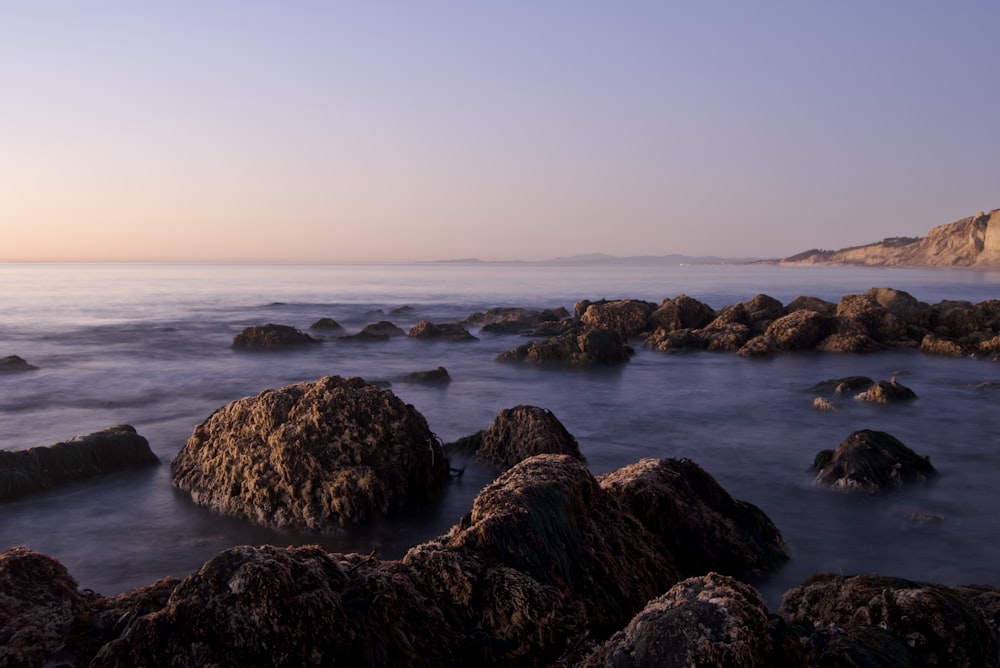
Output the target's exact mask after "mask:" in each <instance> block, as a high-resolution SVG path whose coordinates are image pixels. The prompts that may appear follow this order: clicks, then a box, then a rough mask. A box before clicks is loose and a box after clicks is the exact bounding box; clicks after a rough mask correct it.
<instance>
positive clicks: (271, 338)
mask: <svg viewBox="0 0 1000 668" xmlns="http://www.w3.org/2000/svg"><path fill="white" fill-rule="evenodd" d="M312 343H319V341H317V340H316V339H314V338H313V337H311V336H309V335H308V334H305V333H304V332H300V331H299V330H297V329H295V328H294V327H291V326H289V325H275V324H271V323H268V324H266V325H254V326H252V327H247V328H246V329H244V330H243V331H242V332H240V333H239V334H237V335H236V337H235V338H233V348H237V349H240V350H280V349H283V348H289V347H296V346H304V345H309V344H312Z"/></svg>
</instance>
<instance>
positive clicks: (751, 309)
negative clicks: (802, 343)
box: [743, 294, 785, 335]
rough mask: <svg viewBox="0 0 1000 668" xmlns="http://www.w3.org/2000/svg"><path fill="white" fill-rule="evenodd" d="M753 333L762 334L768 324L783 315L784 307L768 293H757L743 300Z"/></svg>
mask: <svg viewBox="0 0 1000 668" xmlns="http://www.w3.org/2000/svg"><path fill="white" fill-rule="evenodd" d="M743 308H745V309H746V312H747V314H748V317H749V319H750V329H751V330H752V332H753V334H754V335H757V334H762V333H763V332H764V330H766V329H767V327H768V325H770V324H771V323H772V322H774V321H775V320H777V319H778V318H780V317H781V316H783V315H785V307H784V306H783V305H782V303H781V302H780V301H778V300H777V299H775V298H774V297H771V296H770V295H765V294H759V295H756V296H754V297H753V299H750V300H748V301H745V302H743Z"/></svg>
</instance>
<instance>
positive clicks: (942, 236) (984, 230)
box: [778, 209, 1000, 269]
mask: <svg viewBox="0 0 1000 668" xmlns="http://www.w3.org/2000/svg"><path fill="white" fill-rule="evenodd" d="M778 264H781V265H820V264H846V265H860V266H869V267H968V268H977V269H996V268H1000V209H994V210H993V211H990V212H989V213H985V212H979V213H977V214H976V215H974V216H969V217H967V218H962V219H961V220H958V221H955V222H954V223H948V224H945V225H938V226H937V227H935V228H933V229H931V231H930V232H928V233H927V236H925V237H890V238H887V239H883V240H882V241H879V242H876V243H872V244H867V245H864V246H852V247H850V248H842V249H840V250H819V249H816V248H814V249H811V250H807V251H805V252H802V253H798V254H797V255H792V256H791V257H786V258H784V259H782V260H779V261H778Z"/></svg>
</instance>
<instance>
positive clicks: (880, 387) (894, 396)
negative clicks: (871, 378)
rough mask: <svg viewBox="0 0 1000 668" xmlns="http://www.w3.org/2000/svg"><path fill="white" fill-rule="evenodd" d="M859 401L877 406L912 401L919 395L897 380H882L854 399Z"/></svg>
mask: <svg viewBox="0 0 1000 668" xmlns="http://www.w3.org/2000/svg"><path fill="white" fill-rule="evenodd" d="M854 398H855V399H857V400H858V401H870V402H872V403H876V404H890V403H893V402H896V401H910V400H911V399H916V398H917V393H916V392H914V391H913V390H911V389H910V388H908V387H906V386H905V385H903V384H902V383H900V382H899V381H897V380H896V378H895V376H893V378H891V379H890V380H880V381H878V382H877V383H875V384H874V385H872V386H871V387H869V388H868V389H867V390H865V391H864V392H862V393H860V394H858V395H856V396H855V397H854Z"/></svg>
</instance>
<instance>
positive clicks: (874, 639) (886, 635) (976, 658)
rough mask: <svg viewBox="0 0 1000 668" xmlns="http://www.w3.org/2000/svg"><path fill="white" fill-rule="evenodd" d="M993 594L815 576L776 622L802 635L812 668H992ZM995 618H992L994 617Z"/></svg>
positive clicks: (792, 593)
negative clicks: (804, 632)
mask: <svg viewBox="0 0 1000 668" xmlns="http://www.w3.org/2000/svg"><path fill="white" fill-rule="evenodd" d="M997 596H998V592H996V590H992V591H990V592H987V591H986V590H984V589H976V588H964V587H956V588H950V587H943V586H940V585H934V584H926V583H920V582H911V581H908V580H902V579H899V578H891V577H884V576H879V575H853V576H847V575H832V574H824V575H816V576H813V577H812V578H810V579H809V580H807V581H806V582H804V583H803V584H802V585H800V586H798V587H795V588H794V589H791V590H789V591H788V592H786V593H785V595H784V597H783V598H782V601H781V607H780V608H779V610H778V614H779V615H781V616H782V618H784V619H785V621H787V622H789V623H790V624H792V625H797V626H799V627H800V628H802V629H805V630H807V637H808V638H809V640H808V641H807V642H808V646H809V647H810V650H811V651H810V655H811V656H810V658H809V665H823V666H827V665H829V666H884V665H890V666H970V667H971V666H984V667H986V666H997V665H998V660H997V641H996V635H995V632H994V631H993V630H991V628H990V624H989V623H988V622H987V619H986V617H987V615H990V616H991V617H992V616H993V615H995V611H996V601H997ZM991 613H992V614H991Z"/></svg>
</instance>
